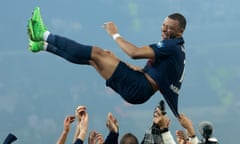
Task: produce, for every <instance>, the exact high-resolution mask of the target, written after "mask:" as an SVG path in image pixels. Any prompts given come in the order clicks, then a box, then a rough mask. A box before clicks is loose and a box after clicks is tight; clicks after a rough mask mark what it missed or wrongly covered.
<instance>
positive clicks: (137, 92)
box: [106, 62, 154, 104]
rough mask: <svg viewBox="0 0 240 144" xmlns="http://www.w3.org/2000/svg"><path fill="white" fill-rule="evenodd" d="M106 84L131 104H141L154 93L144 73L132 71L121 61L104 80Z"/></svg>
mask: <svg viewBox="0 0 240 144" xmlns="http://www.w3.org/2000/svg"><path fill="white" fill-rule="evenodd" d="M106 85H107V86H109V87H111V88H112V89H113V90H115V91H116V92H117V93H118V94H120V95H121V96H122V98H123V99H125V100H126V101H127V102H129V103H131V104H142V103H144V102H146V101H147V100H148V99H149V98H150V97H151V96H152V95H153V94H154V91H153V88H152V86H151V84H150V83H149V81H148V80H147V79H146V77H145V75H144V73H142V72H139V71H134V70H133V69H131V68H129V67H128V66H127V65H126V64H125V63H123V62H120V63H119V64H118V66H117V68H116V70H115V72H114V73H113V75H112V76H111V78H110V79H108V80H107V81H106Z"/></svg>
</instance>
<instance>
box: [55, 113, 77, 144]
mask: <svg viewBox="0 0 240 144" xmlns="http://www.w3.org/2000/svg"><path fill="white" fill-rule="evenodd" d="M74 120H75V116H67V117H66V118H65V119H64V123H63V131H62V133H61V136H60V137H59V139H58V141H57V144H65V142H66V140H67V135H68V133H69V131H70V127H71V123H73V122H74Z"/></svg>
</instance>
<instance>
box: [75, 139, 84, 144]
mask: <svg viewBox="0 0 240 144" xmlns="http://www.w3.org/2000/svg"><path fill="white" fill-rule="evenodd" d="M74 144H83V141H82V140H81V139H77V140H76V141H75V142H74Z"/></svg>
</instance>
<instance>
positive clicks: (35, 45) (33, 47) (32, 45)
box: [28, 40, 44, 52]
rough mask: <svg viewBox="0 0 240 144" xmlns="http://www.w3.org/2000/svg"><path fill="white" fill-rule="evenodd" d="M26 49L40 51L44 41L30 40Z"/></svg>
mask: <svg viewBox="0 0 240 144" xmlns="http://www.w3.org/2000/svg"><path fill="white" fill-rule="evenodd" d="M28 49H29V50H30V51H32V52H39V51H42V50H44V42H43V41H38V42H35V41H32V40H30V42H29V47H28Z"/></svg>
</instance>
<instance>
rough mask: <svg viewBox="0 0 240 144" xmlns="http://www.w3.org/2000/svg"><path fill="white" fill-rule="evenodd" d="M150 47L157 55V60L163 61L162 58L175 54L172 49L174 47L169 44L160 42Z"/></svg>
mask: <svg viewBox="0 0 240 144" xmlns="http://www.w3.org/2000/svg"><path fill="white" fill-rule="evenodd" d="M149 46H150V47H151V48H152V49H153V51H154V53H155V57H157V58H161V59H162V58H166V57H169V56H170V55H172V54H173V49H172V47H173V46H174V45H172V44H169V43H167V42H163V41H160V42H158V43H155V44H151V45H149Z"/></svg>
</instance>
